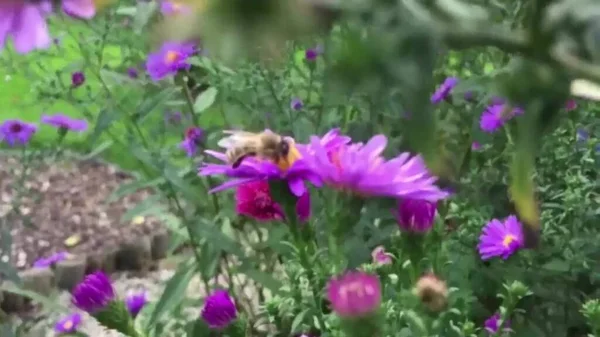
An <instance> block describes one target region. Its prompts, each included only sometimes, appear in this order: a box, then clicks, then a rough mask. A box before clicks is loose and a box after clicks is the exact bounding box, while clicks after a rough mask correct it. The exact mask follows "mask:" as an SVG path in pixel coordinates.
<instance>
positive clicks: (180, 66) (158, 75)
mask: <svg viewBox="0 0 600 337" xmlns="http://www.w3.org/2000/svg"><path fill="white" fill-rule="evenodd" d="M197 52H198V50H197V48H196V45H195V44H194V43H191V42H172V41H167V42H165V43H163V45H162V46H161V47H160V48H159V49H158V50H157V51H156V52H154V53H150V54H148V58H147V60H146V71H147V72H148V75H150V78H151V79H152V80H153V81H160V80H162V79H163V78H166V77H167V76H170V75H175V74H176V73H177V72H178V71H180V70H189V69H190V67H191V64H190V63H189V62H188V58H189V57H190V56H193V55H195V54H196V53H197Z"/></svg>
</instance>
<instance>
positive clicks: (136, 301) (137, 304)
mask: <svg viewBox="0 0 600 337" xmlns="http://www.w3.org/2000/svg"><path fill="white" fill-rule="evenodd" d="M146 303H148V299H147V298H146V292H145V291H141V292H137V293H131V294H129V295H128V296H127V297H126V298H125V306H126V307H127V311H129V313H130V314H131V316H132V317H136V316H137V315H138V314H139V313H140V311H141V310H142V309H143V308H144V306H145V305H146Z"/></svg>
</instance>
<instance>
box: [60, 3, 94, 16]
mask: <svg viewBox="0 0 600 337" xmlns="http://www.w3.org/2000/svg"><path fill="white" fill-rule="evenodd" d="M62 10H63V12H65V14H67V15H69V16H72V17H75V18H82V19H91V18H93V17H94V15H96V6H95V5H94V0H63V1H62Z"/></svg>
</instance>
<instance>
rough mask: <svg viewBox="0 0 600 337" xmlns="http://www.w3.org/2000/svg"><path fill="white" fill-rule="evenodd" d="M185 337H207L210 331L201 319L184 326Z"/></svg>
mask: <svg viewBox="0 0 600 337" xmlns="http://www.w3.org/2000/svg"><path fill="white" fill-rule="evenodd" d="M185 330H186V331H187V335H188V336H192V337H209V336H211V330H210V328H209V327H208V325H207V324H206V323H205V322H204V321H203V320H201V319H197V320H195V321H193V322H190V323H188V325H187V326H186V329H185Z"/></svg>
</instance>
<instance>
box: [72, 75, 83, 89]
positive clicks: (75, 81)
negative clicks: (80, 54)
mask: <svg viewBox="0 0 600 337" xmlns="http://www.w3.org/2000/svg"><path fill="white" fill-rule="evenodd" d="M83 83H85V75H84V74H83V73H82V72H81V71H76V72H74V73H73V74H71V86H72V87H73V88H77V87H80V86H81V85H83Z"/></svg>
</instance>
